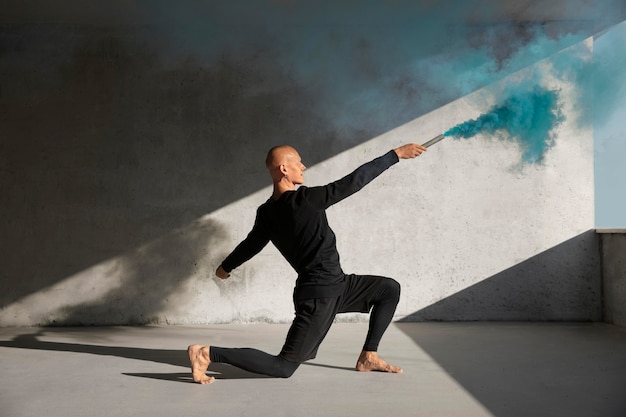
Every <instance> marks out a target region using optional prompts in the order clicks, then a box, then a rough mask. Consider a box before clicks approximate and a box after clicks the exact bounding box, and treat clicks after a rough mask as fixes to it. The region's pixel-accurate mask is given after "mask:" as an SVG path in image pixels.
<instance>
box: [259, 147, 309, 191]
mask: <svg viewBox="0 0 626 417" xmlns="http://www.w3.org/2000/svg"><path fill="white" fill-rule="evenodd" d="M265 166H266V167H267V170H268V171H269V173H270V175H271V177H272V179H273V180H274V182H277V181H280V180H282V179H285V178H288V179H289V180H290V181H292V182H294V184H302V182H303V181H304V178H303V176H302V172H304V170H305V169H306V167H305V166H304V165H303V164H302V160H301V159H300V155H299V154H298V151H296V150H295V149H294V148H293V147H291V146H289V145H280V146H275V147H273V148H272V149H270V150H269V152H268V153H267V158H265Z"/></svg>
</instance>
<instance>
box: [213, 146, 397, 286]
mask: <svg viewBox="0 0 626 417" xmlns="http://www.w3.org/2000/svg"><path fill="white" fill-rule="evenodd" d="M398 160H399V159H398V156H397V155H396V153H395V152H394V151H389V152H388V153H386V154H385V155H383V156H380V157H378V158H376V159H374V160H372V161H370V162H368V163H366V164H363V165H361V166H360V167H359V168H357V169H356V170H354V171H353V172H352V173H351V174H349V175H346V176H345V177H343V178H341V179H340V180H337V181H335V182H331V183H330V184H328V185H325V186H318V187H305V186H301V187H299V188H298V189H297V190H293V191H286V192H284V193H283V194H282V195H281V196H280V197H279V198H278V199H277V200H273V199H272V198H270V199H269V200H267V201H266V202H265V203H263V204H262V205H261V206H259V208H258V209H257V213H256V219H255V222H254V226H253V227H252V230H251V231H250V233H249V234H248V236H247V237H246V238H245V239H244V240H243V241H242V242H241V243H240V244H239V245H237V247H236V248H235V249H234V250H233V252H232V253H231V254H230V255H228V256H227V257H226V259H224V261H223V262H222V268H223V269H224V270H225V271H227V272H230V271H231V270H233V269H234V268H237V267H238V266H239V265H241V264H243V263H244V262H246V261H247V260H249V259H250V258H252V257H253V256H254V255H256V254H257V253H259V252H260V251H261V250H262V249H263V248H264V247H265V245H267V243H268V242H270V241H271V242H272V243H273V244H274V246H276V248H277V249H278V250H279V251H280V253H281V254H282V255H283V256H284V257H285V259H286V260H287V261H288V262H289V264H290V265H291V266H292V267H293V268H294V269H295V270H296V272H297V273H298V279H297V280H296V289H295V296H296V298H322V297H334V296H337V295H339V294H340V293H341V291H342V289H343V282H344V273H343V271H342V269H341V265H340V263H339V253H338V252H337V245H336V239H335V233H334V232H333V230H332V229H331V228H330V226H329V225H328V219H327V217H326V209H327V208H328V207H330V206H331V205H333V204H335V203H338V202H339V201H341V200H343V199H344V198H346V197H349V196H350V195H352V194H354V193H356V192H357V191H359V190H360V189H361V188H363V187H364V186H365V185H367V184H368V183H369V182H371V181H372V180H373V179H374V178H376V177H377V176H379V175H380V174H381V173H383V172H384V171H385V170H386V169H387V168H389V167H390V166H392V165H393V164H395V163H397V162H398Z"/></svg>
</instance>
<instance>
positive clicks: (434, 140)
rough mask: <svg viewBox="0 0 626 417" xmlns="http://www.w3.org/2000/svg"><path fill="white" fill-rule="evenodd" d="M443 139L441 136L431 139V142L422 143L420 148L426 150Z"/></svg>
mask: <svg viewBox="0 0 626 417" xmlns="http://www.w3.org/2000/svg"><path fill="white" fill-rule="evenodd" d="M443 138H445V136H444V135H443V134H441V135H439V136H437V137H435V138H432V139H431V140H429V141H428V142H426V143H424V144H423V145H422V146H423V147H425V148H428V147H429V146H432V145H434V144H435V143H437V142H439V141H440V140H442V139H443Z"/></svg>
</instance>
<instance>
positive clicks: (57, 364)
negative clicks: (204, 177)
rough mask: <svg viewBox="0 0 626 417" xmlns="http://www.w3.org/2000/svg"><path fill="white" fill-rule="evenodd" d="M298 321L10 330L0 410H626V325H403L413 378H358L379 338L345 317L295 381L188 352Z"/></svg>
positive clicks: (405, 358)
mask: <svg viewBox="0 0 626 417" xmlns="http://www.w3.org/2000/svg"><path fill="white" fill-rule="evenodd" d="M286 330H287V326H286V325H269V324H264V325H232V324H231V325H211V326H203V327H178V326H170V327H82V328H69V327H67V328H1V329H0V373H1V374H2V378H1V379H0V416H2V417H21V416H29V417H31V416H39V415H42V416H44V415H45V416H47V417H55V416H63V417H74V416H90V417H100V416H107V417H112V416H148V415H149V416H153V417H158V416H168V417H169V416H184V415H198V414H202V415H208V416H272V417H277V416H397V417H408V416H446V417H450V416H463V417H472V416H498V417H500V416H542V417H546V416H568V417H577V416H580V417H583V416H584V417H589V416H598V417H612V416H615V417H619V416H624V415H626V396H625V395H624V386H626V329H624V328H622V327H619V326H613V325H608V324H599V323H503V322H500V323H486V322H483V323H478V322H476V323H396V324H394V325H392V326H391V327H390V329H389V331H388V333H387V334H386V336H385V339H384V340H383V344H382V345H381V349H380V352H381V355H382V356H384V357H385V358H386V359H388V360H389V361H390V362H394V363H396V364H398V365H400V366H402V367H403V368H404V370H405V372H404V373H403V374H401V375H391V374H382V373H369V374H361V373H357V372H355V371H352V366H353V365H354V362H355V360H356V354H357V353H358V351H359V349H360V344H361V342H362V340H363V337H364V335H365V332H366V330H367V328H366V325H365V324H363V323H353V324H350V323H339V324H336V325H335V326H334V327H333V328H332V329H331V331H330V333H329V335H328V338H327V339H326V341H325V342H324V344H323V345H322V347H321V349H320V352H319V355H318V357H317V358H316V359H315V360H314V361H312V362H310V363H308V364H305V365H302V366H301V368H300V369H299V370H298V371H297V372H296V373H295V375H294V376H293V377H292V378H290V379H272V378H262V377H258V376H257V375H253V374H248V373H245V372H242V371H239V370H237V369H235V368H232V367H229V366H225V365H221V366H211V367H210V368H209V372H210V373H212V374H213V375H215V376H216V377H217V381H216V382H215V383H213V384H211V385H208V386H201V385H196V384H192V383H191V382H190V375H189V371H188V369H187V359H186V352H185V347H186V346H187V344H189V343H194V342H207V343H213V344H216V345H223V346H253V347H258V348H261V349H265V350H267V351H270V352H271V351H277V350H278V349H279V348H280V345H281V342H282V340H283V337H284V334H285V332H286Z"/></svg>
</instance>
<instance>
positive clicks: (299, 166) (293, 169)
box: [284, 149, 306, 184]
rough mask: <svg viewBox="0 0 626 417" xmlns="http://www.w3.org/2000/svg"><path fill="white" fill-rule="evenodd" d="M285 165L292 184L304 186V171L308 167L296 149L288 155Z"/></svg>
mask: <svg viewBox="0 0 626 417" xmlns="http://www.w3.org/2000/svg"><path fill="white" fill-rule="evenodd" d="M284 165H285V169H286V170H287V176H288V177H289V179H290V180H291V182H292V183H294V184H304V170H305V169H306V167H305V166H304V164H303V163H302V159H301V158H300V155H299V154H298V152H297V151H296V150H295V149H291V150H290V151H289V152H288V153H287V155H286V158H285V163H284Z"/></svg>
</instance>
